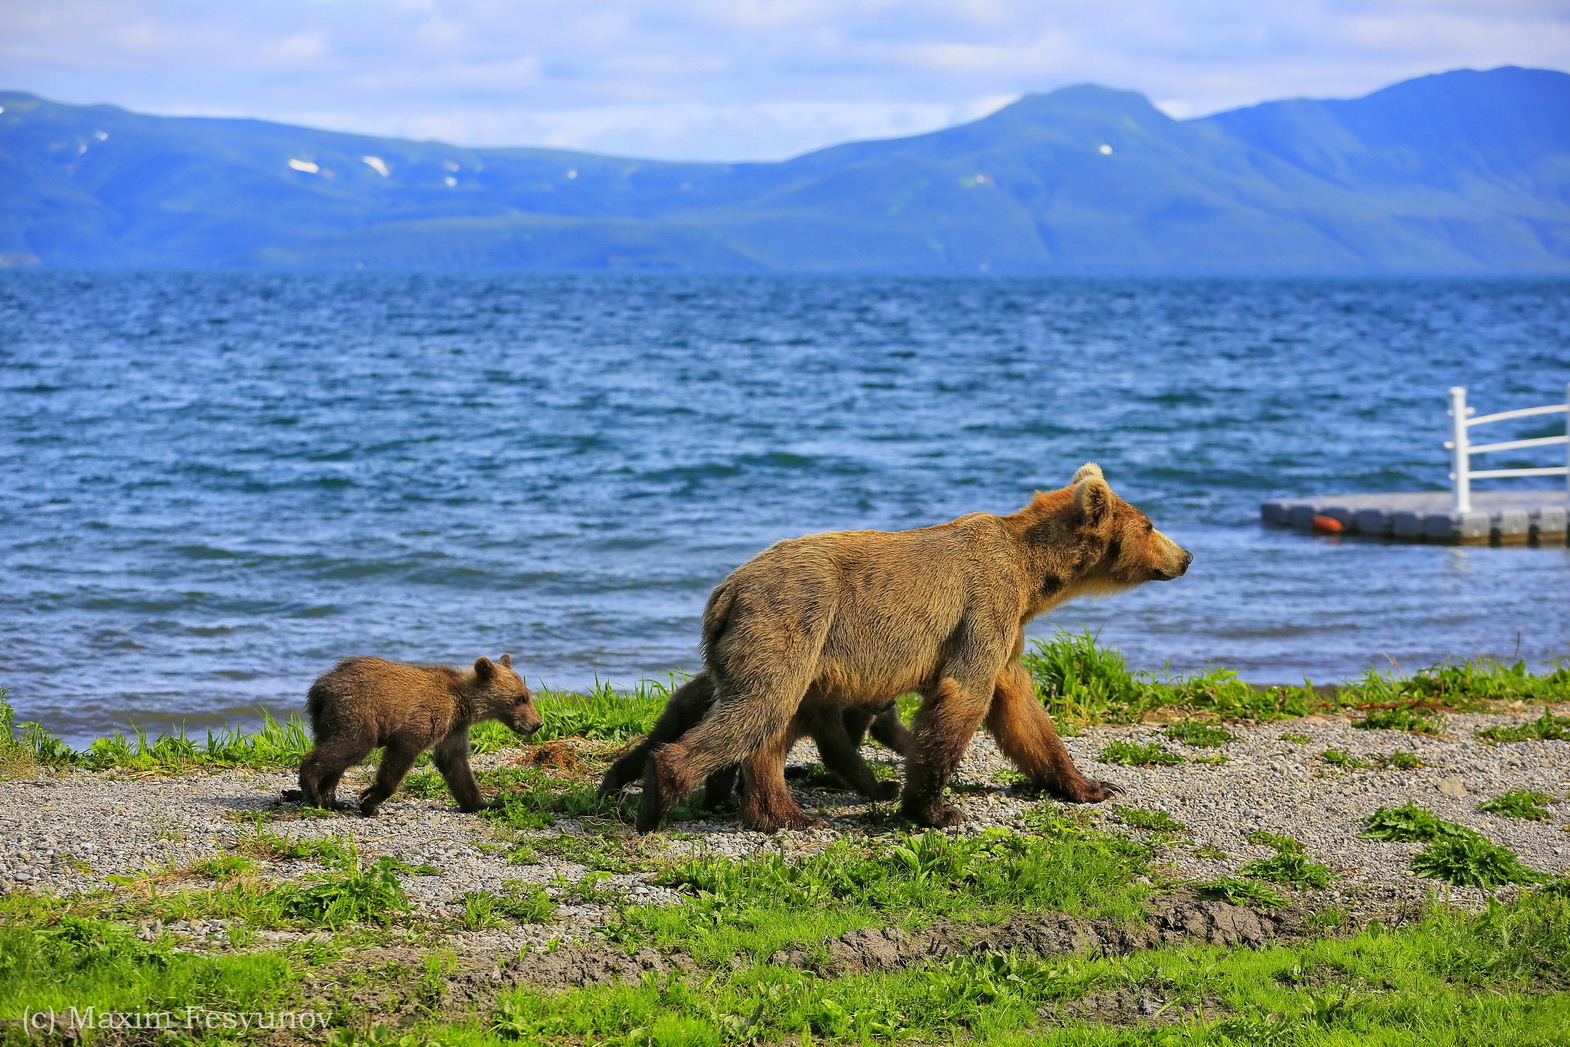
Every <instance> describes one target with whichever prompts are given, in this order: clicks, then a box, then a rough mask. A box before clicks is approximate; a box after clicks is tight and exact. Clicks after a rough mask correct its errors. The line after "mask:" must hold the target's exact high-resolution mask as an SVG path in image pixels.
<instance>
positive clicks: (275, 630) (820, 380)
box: [0, 271, 1570, 742]
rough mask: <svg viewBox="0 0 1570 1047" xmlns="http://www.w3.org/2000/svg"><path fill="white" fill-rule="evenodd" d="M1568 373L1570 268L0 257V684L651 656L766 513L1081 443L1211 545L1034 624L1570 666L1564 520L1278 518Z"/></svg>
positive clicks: (1195, 644)
mask: <svg viewBox="0 0 1570 1047" xmlns="http://www.w3.org/2000/svg"><path fill="white" fill-rule="evenodd" d="M1567 379H1570V283H1566V282H1563V281H1558V282H1556V281H1497V280H1496V281H1437V280H1423V281H1418V280H1413V281H1401V280H1378V281H1351V280H1348V281H1331V280H1320V281H1311V280H1292V281H1259V282H1250V281H1238V280H1156V279H1149V280H1141V279H1084V280H1075V279H986V278H976V279H952V278H908V277H859V276H858V277H846V276H770V277H742V276H686V275H627V276H623V275H582V276H578V275H565V276H542V275H531V274H503V275H496V274H385V273H383V274H344V275H331V274H321V273H167V272H166V273H68V272H50V271H34V272H6V273H0V462H3V469H4V478H5V496H4V497H3V498H0V687H5V688H8V689H9V691H10V701H11V702H12V703H13V704H14V705H15V706H16V708H17V711H18V716H19V718H20V719H37V720H40V721H42V722H43V723H44V724H45V725H47V726H49V727H50V728H51V729H53V730H55V731H57V732H59V733H61V734H63V735H64V736H66V737H68V738H71V739H73V740H76V741H78V742H80V741H83V740H85V739H88V738H91V737H94V736H97V735H99V734H102V733H104V732H105V731H108V730H111V729H115V728H122V727H124V726H125V725H127V724H129V723H132V722H136V723H141V724H145V725H149V726H151V727H153V728H158V727H161V726H163V725H167V724H169V723H173V722H181V721H184V722H185V723H187V725H188V726H190V727H195V728H200V727H202V726H207V725H212V724H216V723H221V722H230V721H244V720H247V719H252V718H254V716H255V714H256V710H257V709H258V708H261V707H267V708H270V709H273V710H275V711H280V712H285V711H288V710H291V709H295V708H298V707H299V705H300V702H301V700H302V699H301V696H302V695H303V693H304V691H305V689H306V687H307V686H308V684H309V683H310V680H311V679H312V678H313V676H314V675H315V674H317V673H318V672H320V671H322V670H324V669H325V668H327V667H328V666H329V665H331V664H332V662H333V661H334V660H335V659H337V658H339V657H341V656H344V655H348V654H356V653H363V654H377V655H382V656H385V657H389V658H397V659H409V660H432V661H434V660H454V661H457V660H470V659H472V658H473V657H474V656H476V655H478V654H481V653H486V654H491V655H498V654H500V653H501V652H503V651H510V652H512V654H513V657H514V659H515V660H517V661H518V663H519V664H520V668H522V669H523V671H524V673H525V674H526V676H527V677H528V678H529V679H530V681H531V683H544V684H548V685H552V686H566V687H581V686H584V685H587V684H590V683H592V682H593V681H594V680H595V679H596V678H598V679H601V680H610V681H614V682H616V683H619V684H624V683H632V682H634V681H636V680H637V679H639V678H640V677H643V676H655V675H660V674H663V673H665V672H667V671H669V670H672V669H691V668H693V667H694V666H695V665H696V664H697V653H696V641H697V635H698V628H697V625H698V619H699V616H700V614H701V611H702V607H703V602H704V599H705V597H706V596H707V594H708V592H709V589H710V588H711V587H712V586H713V585H714V584H715V583H716V582H718V581H719V580H720V579H721V578H722V577H723V576H724V575H725V573H726V572H727V571H728V570H729V569H730V568H732V567H733V566H735V565H736V564H737V563H739V562H741V561H742V560H744V559H746V558H747V557H748V556H750V555H751V554H753V553H754V552H756V551H757V550H759V549H761V548H762V547H763V546H765V545H767V544H768V543H769V542H771V541H773V540H775V539H778V538H783V537H789V536H794V535H798V534H802V533H806V532H811V531H823V530H836V529H844V528H886V529H900V528H909V527H919V526H924V525H927V524H931V523H936V522H941V521H943V520H947V519H951V518H953V517H955V516H958V515H960V514H962V513H966V512H973V511H977V510H985V511H989V512H1010V511H1012V510H1014V509H1016V508H1018V507H1019V506H1020V505H1022V504H1024V502H1025V501H1026V500H1027V499H1028V498H1029V496H1030V493H1031V491H1032V490H1033V489H1035V488H1052V487H1060V486H1062V485H1063V484H1064V483H1066V482H1067V480H1068V478H1069V476H1070V475H1071V474H1072V473H1073V471H1074V469H1075V468H1076V467H1077V466H1079V465H1080V464H1081V463H1082V462H1085V461H1090V460H1093V461H1097V462H1100V463H1101V465H1102V466H1103V468H1104V469H1105V470H1106V473H1107V476H1108V479H1109V480H1110V481H1111V483H1112V485H1113V487H1114V488H1115V489H1116V490H1117V491H1118V492H1119V493H1121V494H1122V495H1124V496H1125V497H1127V498H1128V499H1130V500H1131V501H1134V502H1135V503H1137V504H1139V505H1141V506H1142V507H1144V508H1145V509H1146V510H1148V511H1149V512H1150V514H1151V515H1152V517H1154V519H1155V520H1156V522H1157V525H1158V526H1160V527H1162V528H1163V529H1164V530H1166V531H1167V532H1168V533H1169V534H1171V535H1172V536H1173V537H1175V538H1176V539H1177V540H1178V541H1180V542H1182V543H1183V544H1185V545H1186V546H1188V547H1189V548H1190V549H1192V550H1193V552H1194V554H1195V561H1194V566H1193V569H1192V571H1191V572H1190V573H1189V575H1188V576H1187V577H1186V578H1183V579H1181V580H1179V581H1176V582H1171V583H1166V584H1158V585H1149V586H1146V587H1145V588H1143V589H1140V590H1137V591H1135V592H1132V593H1129V594H1125V595H1122V596H1118V597H1115V598H1113V599H1111V600H1107V601H1100V602H1088V603H1081V604H1078V605H1070V606H1068V607H1065V608H1063V609H1061V610H1059V611H1058V612H1057V613H1056V614H1055V615H1053V616H1052V617H1051V618H1049V619H1044V620H1040V621H1038V622H1037V623H1036V626H1035V629H1036V631H1037V632H1046V631H1050V629H1051V628H1052V627H1053V626H1054V625H1062V626H1066V627H1069V628H1074V629H1079V628H1087V627H1088V628H1091V629H1094V630H1098V631H1099V632H1100V635H1101V637H1102V639H1103V641H1104V642H1107V643H1110V644H1113V645H1116V646H1118V647H1120V648H1121V649H1122V650H1123V651H1124V653H1125V654H1126V655H1127V656H1128V658H1129V660H1130V661H1131V662H1132V663H1133V664H1134V665H1135V666H1136V667H1140V668H1147V669H1160V668H1161V667H1162V666H1164V665H1170V667H1171V668H1172V669H1174V670H1186V669H1192V668H1196V667H1203V666H1205V665H1207V664H1209V663H1216V664H1221V665H1226V666H1229V667H1232V668H1235V669H1237V670H1238V671H1239V672H1240V673H1241V674H1242V675H1243V676H1244V677H1245V678H1247V679H1252V680H1256V681H1260V682H1275V681H1298V680H1301V679H1302V678H1303V677H1305V676H1308V677H1311V678H1313V679H1314V680H1316V681H1327V680H1334V679H1340V678H1344V677H1347V676H1350V675H1354V674H1356V673H1358V672H1359V671H1361V670H1362V669H1364V668H1365V667H1367V666H1369V665H1374V666H1379V667H1384V668H1389V667H1391V666H1392V665H1394V666H1399V667H1401V668H1402V669H1410V668H1414V667H1417V666H1420V665H1424V664H1428V663H1431V662H1433V661H1436V660H1439V659H1443V658H1445V657H1447V656H1469V655H1476V654H1489V655H1496V656H1501V657H1512V656H1520V657H1524V658H1527V659H1529V660H1533V661H1542V660H1546V659H1550V658H1562V657H1565V656H1567V655H1570V553H1567V551H1566V550H1565V549H1563V548H1559V549H1547V548H1544V549H1488V548H1445V547H1431V546H1399V545H1384V544H1377V543H1368V542H1357V541H1348V542H1343V543H1339V544H1338V543H1335V542H1333V541H1330V540H1324V539H1314V538H1310V537H1306V536H1303V535H1299V534H1295V533H1291V532H1285V531H1275V530H1270V529H1266V528H1264V527H1262V526H1261V525H1260V524H1259V523H1258V506H1259V502H1260V501H1261V500H1263V499H1265V498H1268V497H1272V496H1281V495H1289V496H1290V495H1307V494H1316V493H1326V492H1331V491H1381V490H1417V489H1425V488H1438V487H1443V486H1444V485H1445V483H1446V466H1445V452H1444V451H1443V450H1442V448H1441V446H1440V442H1441V441H1442V440H1443V439H1444V436H1445V426H1446V422H1447V420H1446V417H1445V413H1444V396H1445V388H1446V387H1447V386H1449V385H1452V384H1463V385H1466V386H1468V387H1469V388H1470V389H1471V393H1472V401H1473V402H1474V403H1476V404H1479V405H1481V409H1482V410H1485V411H1488V410H1497V409H1504V408H1507V407H1517V406H1528V405H1534V404H1541V403H1548V402H1550V401H1554V400H1558V399H1560V398H1561V397H1562V396H1563V390H1564V387H1565V382H1566V380H1567ZM1537 421H1539V422H1541V419H1539V420H1537ZM1561 424H1562V423H1561V422H1560V421H1558V419H1551V421H1550V423H1549V424H1546V425H1544V424H1538V425H1536V426H1535V427H1534V426H1533V425H1527V424H1523V425H1521V426H1518V427H1517V428H1516V430H1513V431H1516V432H1519V433H1520V434H1522V435H1528V436H1530V435H1550V434H1552V433H1554V432H1562V431H1563V429H1562V428H1560V426H1561ZM1490 438H1492V434H1490ZM1501 438H1503V437H1502V436H1501ZM1550 452H1551V453H1548V454H1539V455H1537V456H1535V457H1532V456H1530V455H1529V454H1527V455H1526V456H1525V457H1523V458H1521V459H1519V461H1520V462H1521V463H1522V464H1554V462H1555V461H1562V460H1563V459H1562V457H1559V453H1560V452H1559V451H1558V449H1550ZM1501 457H1503V458H1506V459H1509V457H1510V456H1508V455H1507V456H1501ZM1491 464H1504V463H1503V462H1495V463H1491ZM1523 483H1525V484H1530V483H1532V481H1524V482H1520V481H1518V482H1517V485H1518V486H1519V485H1521V484H1523ZM1538 483H1539V486H1544V487H1550V486H1555V485H1557V484H1558V481H1557V480H1544V481H1539V482H1538Z"/></svg>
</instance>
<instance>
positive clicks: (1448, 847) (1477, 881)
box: [1363, 803, 1545, 890]
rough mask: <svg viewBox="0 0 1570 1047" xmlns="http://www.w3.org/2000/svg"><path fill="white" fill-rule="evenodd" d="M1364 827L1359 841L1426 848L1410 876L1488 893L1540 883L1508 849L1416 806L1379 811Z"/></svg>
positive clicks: (1365, 820)
mask: <svg viewBox="0 0 1570 1047" xmlns="http://www.w3.org/2000/svg"><path fill="white" fill-rule="evenodd" d="M1363 826H1364V829H1365V832H1364V833H1363V835H1364V836H1367V837H1370V838H1372V839H1375V840H1395V841H1400V842H1418V843H1426V844H1428V846H1427V847H1425V848H1424V849H1423V850H1422V851H1419V852H1418V853H1417V855H1415V856H1414V857H1413V859H1412V870H1413V871H1414V872H1416V873H1417V874H1418V875H1419V876H1427V877H1429V878H1431V879H1435V880H1443V881H1444V882H1446V883H1448V884H1452V885H1454V886H1456V887H1481V888H1483V889H1485V890H1493V889H1494V888H1497V887H1503V886H1505V885H1507V884H1528V883H1537V882H1539V881H1541V880H1543V879H1544V878H1545V877H1544V876H1543V875H1542V874H1541V873H1538V872H1534V871H1533V870H1531V869H1528V868H1526V867H1525V866H1524V865H1522V864H1521V861H1520V859H1519V858H1517V857H1516V854H1515V852H1514V851H1512V850H1510V849H1509V848H1508V847H1501V846H1499V845H1498V844H1496V843H1493V842H1492V841H1490V840H1489V839H1488V838H1487V837H1485V836H1483V835H1482V834H1481V833H1478V832H1475V831H1473V830H1471V829H1468V828H1467V827H1466V826H1464V825H1457V824H1456V823H1455V822H1447V821H1445V820H1444V819H1443V818H1440V817H1439V816H1438V815H1436V814H1434V813H1433V812H1432V811H1427V810H1424V809H1423V808H1421V807H1418V806H1416V805H1415V804H1411V803H1408V804H1405V805H1403V806H1401V807H1381V808H1379V809H1378V810H1377V811H1375V812H1374V813H1373V814H1371V815H1369V816H1368V818H1366V819H1364V821H1363Z"/></svg>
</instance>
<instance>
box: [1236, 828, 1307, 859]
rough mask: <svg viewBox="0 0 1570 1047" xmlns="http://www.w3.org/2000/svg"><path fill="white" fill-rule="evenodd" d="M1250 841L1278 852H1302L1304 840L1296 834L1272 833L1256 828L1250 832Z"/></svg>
mask: <svg viewBox="0 0 1570 1047" xmlns="http://www.w3.org/2000/svg"><path fill="white" fill-rule="evenodd" d="M1248 842H1249V843H1252V844H1256V845H1258V846H1260V847H1269V848H1270V849H1271V850H1272V851H1275V852H1276V853H1277V854H1302V853H1303V852H1304V848H1303V842H1302V841H1301V840H1299V839H1297V837H1295V836H1287V835H1286V834H1284V833H1271V832H1265V831H1263V830H1260V829H1256V830H1254V831H1253V832H1251V833H1249V834H1248Z"/></svg>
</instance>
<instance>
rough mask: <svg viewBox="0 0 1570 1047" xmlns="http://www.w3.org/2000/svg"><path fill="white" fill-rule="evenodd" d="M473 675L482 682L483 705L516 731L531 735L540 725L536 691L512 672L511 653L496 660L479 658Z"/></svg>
mask: <svg viewBox="0 0 1570 1047" xmlns="http://www.w3.org/2000/svg"><path fill="white" fill-rule="evenodd" d="M474 677H475V680H476V682H477V683H478V684H479V690H480V696H481V700H480V705H481V706H482V707H483V708H484V709H485V711H486V712H487V713H489V714H490V715H489V716H488V717H487V719H493V720H500V721H501V722H502V723H503V724H505V725H506V726H507V727H508V728H510V729H511V730H512V732H513V733H514V734H517V735H520V736H526V735H531V734H533V733H534V732H535V731H538V730H539V729H540V713H539V710H538V709H536V708H535V707H534V692H532V691H530V690H529V688H528V687H526V686H525V685H524V682H523V677H521V676H519V675H518V674H517V673H515V672H513V668H512V655H510V654H504V655H502V656H501V658H500V659H499V660H497V661H494V662H493V661H491V660H490V659H489V658H476V659H475V661H474Z"/></svg>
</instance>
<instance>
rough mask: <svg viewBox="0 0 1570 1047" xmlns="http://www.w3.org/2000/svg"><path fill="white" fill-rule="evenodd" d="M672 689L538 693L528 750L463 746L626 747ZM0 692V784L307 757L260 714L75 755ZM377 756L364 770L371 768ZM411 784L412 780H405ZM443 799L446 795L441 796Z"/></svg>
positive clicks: (305, 734) (495, 729)
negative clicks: (563, 741) (565, 741)
mask: <svg viewBox="0 0 1570 1047" xmlns="http://www.w3.org/2000/svg"><path fill="white" fill-rule="evenodd" d="M678 683H679V681H678V680H677V679H676V678H675V677H672V678H671V679H670V680H669V681H668V682H663V683H662V682H658V681H648V680H645V681H642V682H640V683H638V684H637V685H636V686H634V687H633V688H632V689H631V690H625V691H618V690H615V689H613V688H612V687H611V686H610V685H609V684H599V685H597V686H596V687H595V688H594V689H593V690H592V691H590V692H589V693H588V694H576V693H572V692H568V691H541V692H539V693H537V694H536V696H535V704H536V706H537V707H538V708H539V710H540V715H541V718H542V719H543V720H544V724H543V726H542V727H541V728H540V730H539V731H537V732H536V733H535V734H533V735H531V736H530V737H529V739H528V740H527V742H526V741H525V740H523V739H521V738H519V737H517V736H516V735H514V734H513V733H512V732H511V731H509V730H508V729H507V728H505V727H503V726H502V725H501V724H497V723H482V724H477V725H475V727H474V729H473V730H472V731H471V732H470V740H471V742H472V744H473V748H474V751H476V752H492V751H495V750H498V749H504V748H516V747H519V746H522V745H525V744H537V743H542V742H548V741H553V740H555V739H559V738H571V737H579V738H587V739H589V740H591V741H605V742H616V741H625V740H627V739H629V738H635V737H637V736H638V735H641V734H644V733H645V732H647V731H648V729H649V728H650V727H651V726H653V723H654V718H655V717H656V716H658V715H659V712H660V710H661V709H662V708H664V706H665V700H666V698H668V697H669V695H670V691H671V688H672V686H673V685H676V684H678ZM4 699H5V691H4V690H0V778H19V777H26V776H31V775H35V774H38V773H40V772H42V771H48V770H52V769H59V768H64V767H80V768H82V769H83V770H89V771H108V770H126V771H159V772H164V773H179V772H182V771H189V770H195V769H200V768H224V767H251V768H256V769H258V770H277V769H280V768H288V767H297V766H299V763H300V759H301V757H303V756H304V755H305V754H306V753H307V752H309V751H310V749H311V732H310V728H309V726H307V724H306V723H305V722H304V721H303V720H301V719H300V718H299V716H298V715H293V714H291V715H290V716H289V717H288V718H287V719H285V720H278V719H276V718H274V717H273V716H272V714H271V713H269V712H266V711H265V710H264V711H263V712H262V714H261V717H262V723H261V726H260V727H259V728H258V729H257V730H255V731H243V730H240V729H237V728H223V729H220V730H217V731H208V732H206V734H205V736H204V737H202V738H200V739H198V738H193V737H191V736H189V735H187V734H186V733H185V731H184V730H183V729H181V728H175V729H172V730H167V731H162V732H159V733H157V734H149V733H148V732H147V731H145V730H142V729H140V728H135V729H132V730H131V731H130V732H129V733H124V732H116V733H114V734H112V735H110V736H108V737H106V738H100V739H98V740H97V741H95V742H93V743H92V744H91V745H90V746H88V747H87V748H86V749H84V750H82V751H80V752H78V751H76V750H73V749H72V748H71V747H70V746H68V745H66V744H65V743H64V742H62V741H60V740H59V739H57V738H54V737H53V736H51V735H50V734H49V733H48V732H47V731H45V730H44V729H43V728H42V727H40V726H39V725H38V724H34V723H23V724H16V723H15V722H14V720H15V713H14V711H13V710H12V708H11V706H10V705H9V704H7V703H6V702H5V700H4ZM379 756H380V750H377V751H376V752H374V753H372V754H371V756H369V757H368V758H367V762H368V763H369V762H375V761H376V760H377V759H378V758H379ZM411 777H412V776H411ZM439 780H440V779H439V777H438V776H437V775H435V773H434V772H430V774H429V777H428V778H427V777H422V778H421V779H420V780H419V781H418V782H416V783H415V784H414V789H415V790H416V795H421V796H436V795H439V793H438V792H437V791H436V782H438V781H439ZM443 791H445V790H443Z"/></svg>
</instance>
